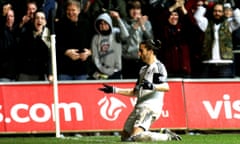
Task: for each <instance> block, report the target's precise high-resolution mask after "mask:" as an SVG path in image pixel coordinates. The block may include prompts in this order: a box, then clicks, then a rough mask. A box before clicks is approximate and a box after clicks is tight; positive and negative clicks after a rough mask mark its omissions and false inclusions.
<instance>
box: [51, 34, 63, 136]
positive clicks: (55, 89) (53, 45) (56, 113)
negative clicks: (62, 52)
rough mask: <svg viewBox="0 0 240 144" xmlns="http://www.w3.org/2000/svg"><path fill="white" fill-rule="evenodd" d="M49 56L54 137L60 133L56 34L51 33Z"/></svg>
mask: <svg viewBox="0 0 240 144" xmlns="http://www.w3.org/2000/svg"><path fill="white" fill-rule="evenodd" d="M51 57H52V74H53V96H54V117H55V128H56V137H57V138H59V137H61V135H60V119H59V106H58V103H59V100H58V81H57V60H56V35H55V34H52V35H51Z"/></svg>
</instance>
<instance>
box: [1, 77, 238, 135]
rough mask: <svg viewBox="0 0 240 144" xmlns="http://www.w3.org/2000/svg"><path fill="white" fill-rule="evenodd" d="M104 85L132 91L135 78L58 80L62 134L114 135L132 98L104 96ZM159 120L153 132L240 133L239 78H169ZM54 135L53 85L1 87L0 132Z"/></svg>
mask: <svg viewBox="0 0 240 144" xmlns="http://www.w3.org/2000/svg"><path fill="white" fill-rule="evenodd" d="M103 83H108V84H110V85H114V86H117V87H122V88H124V87H126V88H128V87H133V86H134V84H135V80H119V81H111V80H107V81H75V82H59V84H58V93H59V104H58V106H59V114H60V129H61V132H94V131H119V130H121V129H122V127H123V125H124V122H125V120H126V118H127V116H128V114H129V113H130V112H131V111H132V109H133V107H134V104H135V102H136V98H130V97H125V96H122V95H116V94H104V93H103V92H101V91H99V90H98V88H99V87H102V84H103ZM169 85H170V91H169V92H166V94H165V100H164V107H163V110H162V113H161V116H160V119H159V120H158V121H157V122H156V123H154V125H153V127H152V129H159V128H161V127H167V128H172V129H239V128H240V123H239V119H240V91H239V87H240V82H239V80H238V79H224V80H222V79H218V80H216V79H212V80H211V79H208V80H206V79H205V80H204V79H201V80H199V79H197V80H195V79H169ZM53 132H55V118H54V97H53V86H52V84H51V83H47V82H35V83H18V82H16V83H1V84H0V133H53Z"/></svg>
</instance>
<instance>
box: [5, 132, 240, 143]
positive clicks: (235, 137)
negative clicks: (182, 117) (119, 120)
mask: <svg viewBox="0 0 240 144" xmlns="http://www.w3.org/2000/svg"><path fill="white" fill-rule="evenodd" d="M181 136H182V138H183V140H182V141H168V142H158V143H164V144H240V137H239V136H240V134H208V135H207V134H201V135H181ZM128 143H129V144H136V143H137V142H128ZM128 143H126V142H120V137H118V136H84V137H65V138H55V137H0V144H128ZM139 143H140V142H139ZM153 143H156V142H141V143H140V144H153Z"/></svg>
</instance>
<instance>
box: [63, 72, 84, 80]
mask: <svg viewBox="0 0 240 144" xmlns="http://www.w3.org/2000/svg"><path fill="white" fill-rule="evenodd" d="M87 79H88V75H87V74H83V75H67V74H59V75H58V80H62V81H64V80H87Z"/></svg>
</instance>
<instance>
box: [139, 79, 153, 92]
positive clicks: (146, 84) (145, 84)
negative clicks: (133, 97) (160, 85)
mask: <svg viewBox="0 0 240 144" xmlns="http://www.w3.org/2000/svg"><path fill="white" fill-rule="evenodd" d="M140 86H142V88H143V89H149V90H153V89H154V88H155V87H154V85H153V84H152V83H151V82H149V81H147V80H143V82H142V83H141V84H140Z"/></svg>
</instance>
